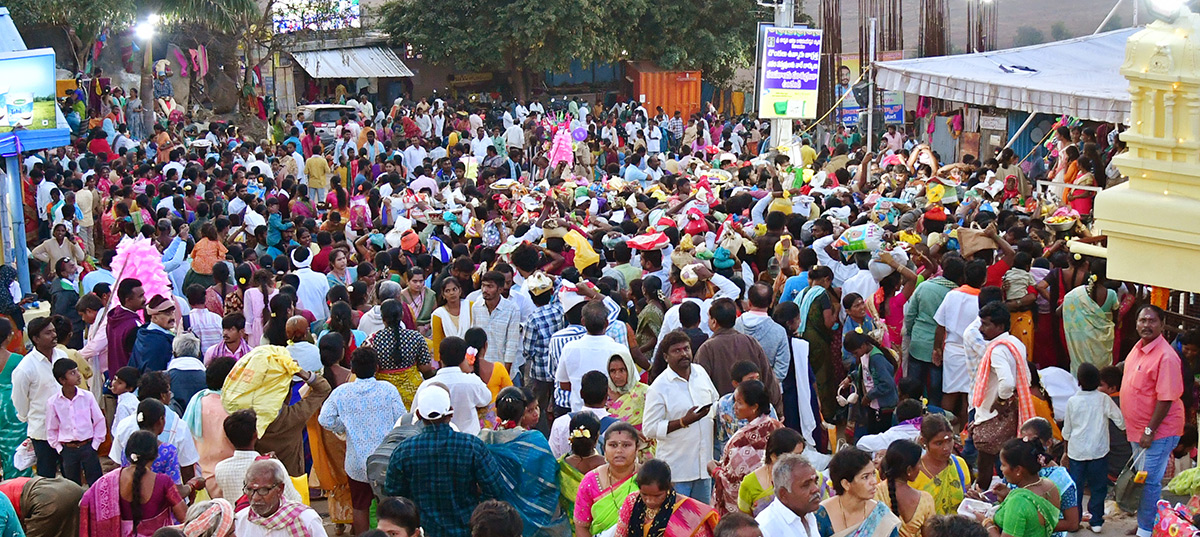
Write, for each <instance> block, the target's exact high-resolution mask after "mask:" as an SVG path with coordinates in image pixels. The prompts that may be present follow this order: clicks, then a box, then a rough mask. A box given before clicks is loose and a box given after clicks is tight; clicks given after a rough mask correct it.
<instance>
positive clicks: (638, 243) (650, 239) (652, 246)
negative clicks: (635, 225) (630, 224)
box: [625, 231, 671, 251]
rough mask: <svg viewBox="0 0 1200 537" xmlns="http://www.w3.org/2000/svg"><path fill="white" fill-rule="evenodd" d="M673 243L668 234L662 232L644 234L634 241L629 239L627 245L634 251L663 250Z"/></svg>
mask: <svg viewBox="0 0 1200 537" xmlns="http://www.w3.org/2000/svg"><path fill="white" fill-rule="evenodd" d="M670 242H671V239H670V238H668V237H667V234H666V233H663V232H661V231H656V232H650V233H643V234H641V235H638V236H636V237H634V238H632V239H629V241H627V242H626V243H625V244H626V245H628V246H629V247H630V248H632V249H634V250H641V251H646V250H661V249H663V248H665V247H666V246H667V244H669V243H670Z"/></svg>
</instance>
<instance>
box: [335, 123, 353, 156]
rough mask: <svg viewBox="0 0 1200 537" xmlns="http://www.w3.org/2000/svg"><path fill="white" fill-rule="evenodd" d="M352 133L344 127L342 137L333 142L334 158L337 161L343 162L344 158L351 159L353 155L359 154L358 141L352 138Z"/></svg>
mask: <svg viewBox="0 0 1200 537" xmlns="http://www.w3.org/2000/svg"><path fill="white" fill-rule="evenodd" d="M351 136H352V133H351V132H350V131H349V130H348V129H342V137H341V138H338V140H337V142H334V144H333V158H334V160H335V161H337V162H341V160H342V159H343V158H345V159H347V160H350V159H351V158H352V157H351V155H357V154H358V143H357V142H355V141H354V139H353V138H351Z"/></svg>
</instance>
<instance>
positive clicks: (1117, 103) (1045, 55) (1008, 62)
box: [875, 28, 1140, 123]
mask: <svg viewBox="0 0 1200 537" xmlns="http://www.w3.org/2000/svg"><path fill="white" fill-rule="evenodd" d="M1138 30H1140V28H1124V29H1121V30H1114V31H1111V32H1105V33H1101V34H1095V35H1089V36H1085V37H1077V38H1075V39H1068V40H1066V41H1057V42H1054V43H1045V44H1042V45H1033V46H1028V47H1020V48H1013V49H1008V50H997V51H993V52H978V53H974V54H959V55H957V56H937V57H932V58H917V59H912V60H896V61H889V62H878V63H876V64H875V67H876V69H877V72H876V75H875V77H876V78H875V81H876V83H877V84H879V86H880V87H881V88H883V89H886V90H898V91H903V92H905V93H911V94H915V95H922V96H926V97H936V98H940V99H946V100H950V101H957V102H963V103H969V104H974V105H978V106H994V107H996V108H1004V109H1008V110H1020V111H1024V112H1039V113H1045V114H1054V115H1061V114H1066V115H1070V116H1074V117H1077V118H1080V119H1086V120H1091V121H1105V122H1111V123H1123V122H1127V121H1128V120H1129V101H1130V98H1129V81H1128V80H1126V79H1125V77H1124V76H1122V75H1121V72H1120V68H1121V63H1122V62H1123V61H1124V59H1125V42H1126V41H1127V40H1128V39H1129V36H1131V35H1133V34H1134V33H1135V32H1137V31H1138Z"/></svg>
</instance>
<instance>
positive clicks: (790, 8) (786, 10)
mask: <svg viewBox="0 0 1200 537" xmlns="http://www.w3.org/2000/svg"><path fill="white" fill-rule="evenodd" d="M795 14H796V3H795V0H782V1H780V2H778V3H776V4H775V27H776V28H791V27H793V26H795V18H796V16H795ZM793 124H794V123H793V120H791V119H772V120H771V140H772V141H773V142H774V143H775V147H786V146H788V145H791V143H792V136H793V134H792V125H793Z"/></svg>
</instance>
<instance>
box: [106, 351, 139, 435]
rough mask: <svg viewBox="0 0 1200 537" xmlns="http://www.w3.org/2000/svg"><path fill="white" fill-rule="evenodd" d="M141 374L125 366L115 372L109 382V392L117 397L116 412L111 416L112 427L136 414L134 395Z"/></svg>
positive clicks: (135, 396) (135, 395)
mask: <svg viewBox="0 0 1200 537" xmlns="http://www.w3.org/2000/svg"><path fill="white" fill-rule="evenodd" d="M141 377H142V373H141V372H140V371H138V368H136V367H129V366H125V367H122V368H121V369H118V370H117V373H116V374H115V375H113V378H112V381H111V382H109V390H111V391H112V393H113V395H115V396H117V411H116V413H115V414H114V415H113V422H112V426H113V427H116V426H117V424H118V423H121V420H122V419H125V418H126V417H127V416H132V415H133V414H134V413H136V412H137V406H138V398H137V394H136V393H134V392H135V391H136V390H137V385H138V381H139V380H141Z"/></svg>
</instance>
